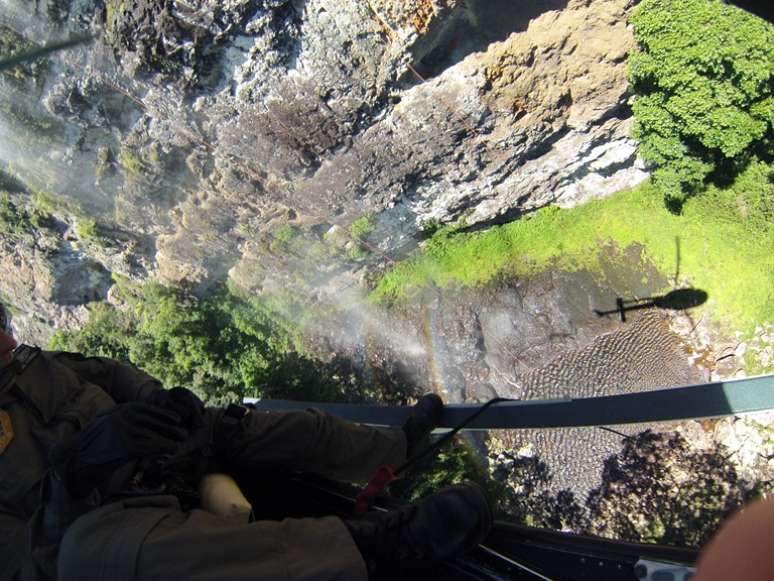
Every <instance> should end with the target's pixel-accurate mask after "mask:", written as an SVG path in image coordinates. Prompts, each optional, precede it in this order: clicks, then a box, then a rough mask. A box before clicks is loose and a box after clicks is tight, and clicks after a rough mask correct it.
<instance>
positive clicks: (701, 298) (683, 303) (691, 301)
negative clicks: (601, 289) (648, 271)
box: [594, 288, 709, 323]
mask: <svg viewBox="0 0 774 581" xmlns="http://www.w3.org/2000/svg"><path fill="white" fill-rule="evenodd" d="M708 297H709V295H708V294H707V292H706V291H703V290H701V289H697V288H680V289H675V290H672V291H670V292H668V293H666V294H664V295H657V296H652V297H644V298H641V299H624V298H622V297H618V298H616V301H615V302H616V308H615V309H610V310H607V311H602V310H599V309H594V313H596V315H597V316H598V317H607V316H610V315H614V314H618V315H619V316H620V317H621V322H622V323H625V322H626V313H627V312H630V311H638V310H643V309H664V310H671V311H685V310H687V309H691V308H694V307H698V306H700V305H703V304H704V303H706V302H707V298H708Z"/></svg>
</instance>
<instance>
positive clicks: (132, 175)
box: [118, 149, 147, 181]
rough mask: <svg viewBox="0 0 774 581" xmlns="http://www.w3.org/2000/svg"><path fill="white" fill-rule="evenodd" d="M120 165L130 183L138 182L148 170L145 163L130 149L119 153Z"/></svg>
mask: <svg viewBox="0 0 774 581" xmlns="http://www.w3.org/2000/svg"><path fill="white" fill-rule="evenodd" d="M118 163H119V164H120V165H121V167H122V168H124V170H125V171H126V175H127V178H128V179H129V180H130V181H135V180H137V178H139V177H140V176H141V175H142V174H143V173H144V172H145V171H146V169H147V168H146V166H145V162H144V161H143V160H142V159H140V158H139V157H138V156H137V155H135V154H134V153H133V152H132V151H130V150H129V149H122V150H121V151H120V152H119V154H118Z"/></svg>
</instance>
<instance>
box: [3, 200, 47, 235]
mask: <svg viewBox="0 0 774 581" xmlns="http://www.w3.org/2000/svg"><path fill="white" fill-rule="evenodd" d="M48 219H49V215H48V214H47V213H45V212H41V211H38V210H37V208H34V207H33V209H32V210H31V211H28V210H27V209H26V208H24V206H21V205H17V204H15V203H14V202H12V201H11V198H10V196H9V195H8V192H3V191H0V231H2V233H3V234H12V235H16V236H22V235H24V234H32V233H33V232H34V231H35V230H36V229H39V228H44V227H45V225H46V221H47V220H48Z"/></svg>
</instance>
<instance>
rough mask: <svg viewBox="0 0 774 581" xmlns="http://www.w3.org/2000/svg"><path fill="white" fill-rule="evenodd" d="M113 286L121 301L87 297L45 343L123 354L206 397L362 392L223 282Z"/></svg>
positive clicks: (325, 397) (321, 396)
mask: <svg viewBox="0 0 774 581" xmlns="http://www.w3.org/2000/svg"><path fill="white" fill-rule="evenodd" d="M118 287H119V294H120V296H121V298H122V299H123V300H124V301H125V302H126V305H125V306H124V308H120V309H118V308H115V307H113V306H112V305H109V304H107V303H98V304H95V305H93V307H92V310H91V315H90V318H89V322H88V323H87V324H86V325H85V326H84V327H83V328H82V329H79V330H76V331H66V332H59V333H57V334H56V335H55V336H54V337H53V339H52V341H51V344H50V345H49V347H50V348H51V349H58V350H64V351H76V352H80V353H85V354H87V355H100V356H105V357H111V358H114V359H118V360H122V361H126V362H130V363H132V364H134V365H137V366H138V367H141V368H143V369H145V370H146V371H147V372H148V373H150V374H151V375H153V376H154V377H157V378H158V379H159V380H161V381H162V383H164V384H165V385H166V386H167V387H171V386H174V385H183V386H186V387H189V388H192V389H194V390H195V391H197V392H198V393H199V394H200V395H201V396H203V397H204V398H205V399H206V400H208V401H209V402H210V403H220V402H224V401H226V400H232V401H233V400H235V399H241V397H244V396H254V397H255V396H257V397H276V398H288V399H301V400H313V401H337V400H338V401H341V400H351V399H360V398H361V397H364V396H365V395H367V393H366V392H367V390H365V389H362V388H361V387H360V386H356V385H354V384H353V382H355V380H354V379H353V374H352V372H351V370H349V369H347V368H346V366H345V365H344V363H343V362H342V361H339V360H333V361H330V362H321V361H318V360H315V359H313V358H310V357H308V356H306V355H304V353H303V352H302V351H300V348H299V345H298V343H297V341H296V338H295V331H294V329H293V327H292V325H291V324H290V323H289V321H288V320H287V319H286V318H284V317H282V316H280V315H279V314H278V313H277V312H276V311H275V310H273V309H272V308H271V307H270V306H269V305H267V304H265V303H262V302H260V301H258V300H253V299H248V298H245V297H242V296H240V295H239V294H236V293H233V292H231V291H230V290H229V289H228V288H227V287H226V286H225V285H220V286H218V287H217V288H215V289H214V290H213V292H211V293H210V294H208V295H207V296H205V297H203V298H198V297H195V296H192V295H190V294H187V293H185V292H184V291H182V290H180V289H171V288H167V287H164V286H161V285H159V284H157V283H152V282H151V283H147V284H145V285H143V286H141V287H140V286H134V285H131V284H129V283H126V282H125V281H123V282H122V281H119V285H118Z"/></svg>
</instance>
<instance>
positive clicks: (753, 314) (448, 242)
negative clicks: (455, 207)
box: [372, 163, 774, 333]
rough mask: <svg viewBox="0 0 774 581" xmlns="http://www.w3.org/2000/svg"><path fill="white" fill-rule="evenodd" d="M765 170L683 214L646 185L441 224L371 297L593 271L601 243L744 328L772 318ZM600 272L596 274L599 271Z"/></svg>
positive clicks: (753, 168) (772, 190)
mask: <svg viewBox="0 0 774 581" xmlns="http://www.w3.org/2000/svg"><path fill="white" fill-rule="evenodd" d="M771 171H772V170H771V168H770V167H768V166H767V165H766V164H763V163H753V164H751V165H750V166H749V167H748V169H747V170H746V171H745V172H744V173H742V174H741V175H740V176H739V177H738V178H737V180H736V181H735V182H734V184H732V185H731V186H729V187H726V188H718V187H714V186H712V187H709V188H707V190H706V191H705V192H704V195H703V196H700V197H696V198H692V199H690V200H688V202H686V204H685V207H684V209H683V214H682V215H674V214H672V213H670V212H669V211H668V210H667V209H666V208H665V207H664V204H663V202H662V200H661V198H660V196H658V195H655V194H656V192H654V191H653V186H652V185H650V184H648V183H646V184H644V185H642V186H640V187H638V188H636V189H634V190H631V191H626V192H621V193H618V194H616V195H615V196H613V197H610V198H607V199H604V200H597V201H593V202H589V203H588V204H584V205H582V206H579V207H576V208H573V209H570V210H561V209H558V208H553V207H551V208H545V209H543V210H541V211H539V212H537V213H535V214H534V215H533V216H531V217H528V218H525V219H521V220H517V221H515V222H512V223H510V224H506V225H504V226H500V227H494V228H491V229H489V230H487V231H485V232H479V233H456V232H454V230H453V229H451V228H448V227H446V228H441V229H440V230H439V231H438V232H436V234H435V235H434V236H433V237H432V238H431V239H430V240H428V242H427V243H426V244H425V245H424V247H423V248H422V250H421V251H420V252H417V253H416V254H415V255H414V256H413V257H412V258H410V259H409V260H407V261H405V262H404V263H402V264H400V265H398V266H397V267H396V268H395V269H394V270H392V271H391V272H389V273H388V274H387V275H385V276H384V277H383V278H382V279H381V281H380V282H379V283H378V285H377V286H376V288H375V289H374V291H373V293H372V298H373V299H374V300H378V301H383V302H393V301H399V300H404V299H407V298H410V297H411V296H412V295H413V294H415V293H416V292H417V291H419V290H420V289H421V288H422V287H424V286H426V285H428V284H430V283H433V284H436V285H438V286H439V287H448V286H449V285H452V284H457V285H462V286H481V285H485V284H487V283H489V282H492V281H493V280H495V279H496V278H502V277H523V276H530V275H533V274H537V273H539V272H542V271H545V270H547V269H563V270H568V271H577V270H591V271H592V272H600V273H601V268H600V256H601V253H600V248H601V247H603V246H605V245H609V244H611V243H612V244H615V245H616V246H617V247H618V248H626V247H629V246H630V245H633V244H639V245H641V246H642V247H643V248H644V255H645V257H646V258H647V259H649V260H651V261H652V262H653V263H654V264H655V265H656V267H657V268H659V270H661V271H662V272H663V273H665V274H670V273H673V272H674V270H675V261H676V253H675V239H676V238H678V237H679V239H680V248H681V264H680V274H681V277H682V278H683V279H684V281H685V282H687V283H688V284H690V285H692V286H694V287H697V288H700V289H703V290H705V291H706V292H707V293H708V294H709V301H708V303H707V305H705V307H704V308H709V309H711V312H712V313H713V315H714V316H715V317H716V319H717V320H722V321H724V322H726V323H729V324H731V325H733V326H734V327H735V328H738V329H740V330H743V331H745V332H748V333H750V332H752V330H753V328H754V327H755V324H756V323H757V322H760V321H765V320H769V321H770V320H774V296H772V293H773V292H774V290H773V289H774V252H772V249H774V225H773V224H772V223H773V222H774V183H773V180H772V176H771ZM600 276H601V274H600Z"/></svg>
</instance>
